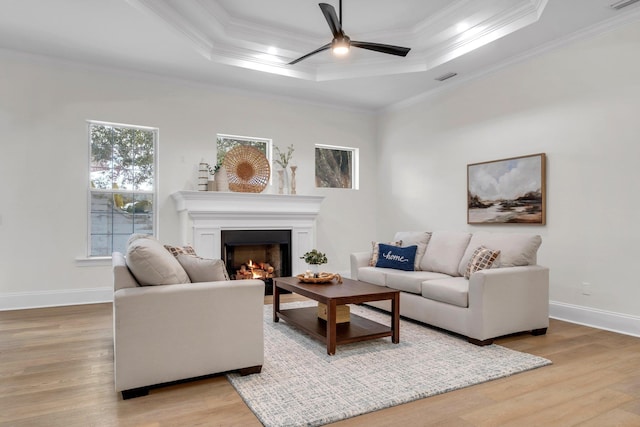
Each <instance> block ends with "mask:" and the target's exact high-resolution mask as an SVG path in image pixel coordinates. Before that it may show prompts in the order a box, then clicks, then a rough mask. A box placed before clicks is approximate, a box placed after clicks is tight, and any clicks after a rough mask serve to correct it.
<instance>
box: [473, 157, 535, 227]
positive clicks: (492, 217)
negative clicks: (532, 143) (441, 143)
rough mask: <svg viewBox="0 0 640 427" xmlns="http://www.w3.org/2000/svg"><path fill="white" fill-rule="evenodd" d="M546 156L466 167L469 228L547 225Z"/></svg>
mask: <svg viewBox="0 0 640 427" xmlns="http://www.w3.org/2000/svg"><path fill="white" fill-rule="evenodd" d="M545 175H546V174H545V155H544V153H540V154H531V155H528V156H521V157H512V158H509V159H502V160H494V161H490V162H484V163H474V164H470V165H467V223H468V224H500V223H503V224H540V225H543V224H545V223H546V203H545V200H546V197H545V196H546V195H545Z"/></svg>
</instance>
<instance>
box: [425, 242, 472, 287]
mask: <svg viewBox="0 0 640 427" xmlns="http://www.w3.org/2000/svg"><path fill="white" fill-rule="evenodd" d="M470 238H471V234H469V233H465V232H459V231H434V232H433V233H432V234H431V239H430V240H429V244H428V245H427V251H426V252H425V253H424V256H423V257H422V261H421V262H420V268H421V269H422V270H425V271H433V272H435V273H444V274H448V275H450V276H462V275H463V274H464V272H462V273H458V266H459V265H460V259H461V258H462V255H463V254H464V251H465V249H467V245H468V244H469V239H470ZM465 267H466V266H465Z"/></svg>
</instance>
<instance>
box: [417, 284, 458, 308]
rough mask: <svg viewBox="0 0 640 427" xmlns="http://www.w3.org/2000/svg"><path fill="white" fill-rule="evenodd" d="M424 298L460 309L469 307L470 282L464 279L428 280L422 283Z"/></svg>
mask: <svg viewBox="0 0 640 427" xmlns="http://www.w3.org/2000/svg"><path fill="white" fill-rule="evenodd" d="M422 296H423V297H425V298H428V299H430V300H433V301H439V302H443V303H446V304H451V305H456V306H458V307H468V306H469V281H468V280H467V279H465V278H464V277H451V278H448V279H434V280H427V281H425V282H423V283H422Z"/></svg>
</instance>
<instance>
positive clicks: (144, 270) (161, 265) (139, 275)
mask: <svg viewBox="0 0 640 427" xmlns="http://www.w3.org/2000/svg"><path fill="white" fill-rule="evenodd" d="M127 266H128V267H129V270H131V273H132V274H133V275H134V277H135V278H136V280H137V281H138V283H139V284H140V285H141V286H151V285H176V284H179V283H189V282H190V280H189V276H188V275H187V273H186V271H184V268H182V266H181V265H180V263H179V262H178V261H177V260H176V259H175V258H174V256H173V255H171V254H170V253H169V251H167V250H166V249H165V248H164V246H162V243H160V242H159V241H158V240H156V239H155V238H153V237H151V238H138V239H135V240H133V241H132V242H131V244H130V245H129V247H128V248H127Z"/></svg>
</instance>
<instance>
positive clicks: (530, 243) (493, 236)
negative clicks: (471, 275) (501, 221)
mask: <svg viewBox="0 0 640 427" xmlns="http://www.w3.org/2000/svg"><path fill="white" fill-rule="evenodd" d="M541 243H542V238H541V237H540V236H538V235H536V234H525V233H488V232H486V231H481V232H478V233H474V234H473V236H472V237H471V240H470V241H469V246H468V247H467V250H466V251H465V253H464V255H463V256H462V260H460V265H459V266H458V271H459V273H460V274H461V275H462V274H464V272H465V271H466V269H467V265H468V264H469V260H470V259H471V256H472V255H473V251H474V250H475V249H476V248H477V247H478V246H486V247H487V248H491V249H495V250H499V251H500V257H499V258H498V259H497V260H496V262H495V263H494V264H493V266H494V267H495V268H497V267H517V266H521V265H535V264H536V262H537V256H536V254H537V252H538V248H539V247H540V244H541Z"/></svg>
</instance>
